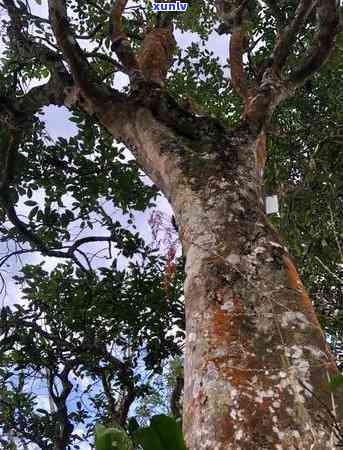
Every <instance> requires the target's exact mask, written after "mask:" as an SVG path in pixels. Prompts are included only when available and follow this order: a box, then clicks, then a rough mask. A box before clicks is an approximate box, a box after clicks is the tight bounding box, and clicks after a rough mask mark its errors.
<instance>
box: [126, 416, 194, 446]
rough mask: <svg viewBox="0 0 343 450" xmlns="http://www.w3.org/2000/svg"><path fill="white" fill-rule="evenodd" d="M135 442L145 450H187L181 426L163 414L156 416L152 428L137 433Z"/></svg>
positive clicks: (151, 424) (142, 429) (141, 429)
mask: <svg viewBox="0 0 343 450" xmlns="http://www.w3.org/2000/svg"><path fill="white" fill-rule="evenodd" d="M134 442H135V443H136V444H140V445H141V446H142V447H143V449H144V450H186V445H185V442H184V439H183V435H182V431H181V426H180V424H179V423H178V422H176V420H175V419H173V418H172V417H168V416H165V415H163V414H161V415H158V416H154V417H153V418H152V419H151V423H150V427H148V428H140V429H139V430H138V431H136V432H135V433H134Z"/></svg>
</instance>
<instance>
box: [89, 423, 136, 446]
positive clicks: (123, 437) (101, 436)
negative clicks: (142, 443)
mask: <svg viewBox="0 0 343 450" xmlns="http://www.w3.org/2000/svg"><path fill="white" fill-rule="evenodd" d="M95 447H96V449H97V450H114V449H115V450H133V445H132V441H131V439H130V438H129V436H128V435H127V434H126V432H125V431H124V430H122V429H121V428H106V427H104V425H101V424H98V425H97V426H96V427H95Z"/></svg>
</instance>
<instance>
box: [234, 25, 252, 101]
mask: <svg viewBox="0 0 343 450" xmlns="http://www.w3.org/2000/svg"><path fill="white" fill-rule="evenodd" d="M246 42H247V40H246V36H245V33H244V32H243V30H242V29H240V30H236V31H234V32H233V33H232V36H231V39H230V56H229V59H230V69H231V84H232V86H233V88H234V89H235V91H236V92H237V94H239V95H240V96H241V97H243V98H244V99H246V98H247V96H248V91H249V90H248V82H247V78H246V74H245V71H244V67H243V54H244V51H245V47H246Z"/></svg>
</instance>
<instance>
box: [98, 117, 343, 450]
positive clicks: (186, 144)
mask: <svg viewBox="0 0 343 450" xmlns="http://www.w3.org/2000/svg"><path fill="white" fill-rule="evenodd" d="M100 116H101V114H100ZM122 117H123V116H122ZM102 119H103V123H104V124H105V125H107V127H108V128H109V129H112V131H113V132H114V134H116V133H118V130H117V129H116V130H115V129H114V127H118V123H119V122H120V121H118V120H116V121H114V120H113V121H112V118H111V113H109V112H108V111H107V112H106V114H105V115H103V116H102ZM123 120H124V121H125V125H123V127H122V132H123V131H124V133H125V137H126V140H127V143H128V145H129V146H130V148H131V150H132V151H133V152H134V153H135V155H136V157H137V159H138V161H139V162H140V164H141V165H142V166H143V167H145V169H146V171H147V173H148V174H149V175H150V176H151V178H152V179H153V180H154V181H155V183H156V184H157V185H158V187H159V188H160V189H162V190H163V192H164V193H165V195H166V196H167V198H168V199H169V200H170V202H171V204H172V206H173V208H174V213H175V217H176V220H177V223H178V225H179V229H180V238H181V241H182V245H183V250H184V254H185V256H186V282H185V308H186V326H187V341H186V354H185V387H184V419H183V428H184V432H185V435H186V440H187V445H188V449H189V450H239V449H241V450H243V449H247V450H248V449H249V450H251V449H280V450H281V449H304V450H310V449H312V450H313V449H317V450H322V449H334V448H336V444H337V442H338V433H339V429H338V427H339V422H340V421H342V418H343V410H342V407H343V404H342V390H340V391H339V390H336V391H335V392H334V393H331V392H330V391H329V389H328V383H329V381H330V380H331V379H332V377H334V376H335V375H337V368H336V366H335V362H334V360H333V358H332V355H331V354H330V351H329V349H328V347H327V344H326V341H325V337H324V334H323V331H322V330H321V327H320V324H319V322H318V320H317V318H316V315H315V312H314V309H313V306H312V304H311V301H310V299H309V297H308V295H307V293H306V291H305V289H304V287H303V286H302V284H301V281H300V279H299V276H298V274H297V271H296V268H295V266H294V264H293V262H292V260H291V258H290V256H289V255H288V252H287V249H286V247H285V246H284V245H283V243H282V241H281V239H280V237H279V236H278V233H277V232H276V231H275V230H274V229H273V227H272V226H271V225H270V224H269V222H268V219H267V217H266V215H265V213H264V206H263V200H262V195H261V191H262V190H261V177H260V170H259V167H258V162H257V155H256V147H257V146H258V143H259V139H258V137H257V136H256V134H254V133H253V132H252V131H250V130H249V129H248V128H245V127H241V128H238V129H237V130H236V131H233V130H229V129H226V130H225V129H221V128H218V129H217V130H216V132H214V134H213V135H212V136H211V133H210V132H209V130H208V129H207V130H201V129H200V130H199V131H198V132H199V138H198V140H197V141H194V140H190V139H188V138H185V137H184V136H182V135H181V134H180V133H179V134H177V133H176V132H175V130H172V129H171V128H167V127H166V126H165V125H163V124H162V123H161V122H159V121H157V120H156V118H154V117H153V115H152V114H151V113H150V111H148V110H146V109H144V108H137V109H135V111H134V112H133V111H132V110H131V112H130V113H129V114H128V116H127V117H126V118H125V119H123ZM212 125H213V124H212ZM212 125H211V123H210V119H209V123H208V124H207V127H209V128H210V129H213V127H214V128H215V126H214V125H213V127H212ZM193 126H194V129H197V128H198V129H199V124H197V123H196V122H194V124H193ZM205 128H206V127H205ZM209 136H210V137H209ZM130 144H131V145H130Z"/></svg>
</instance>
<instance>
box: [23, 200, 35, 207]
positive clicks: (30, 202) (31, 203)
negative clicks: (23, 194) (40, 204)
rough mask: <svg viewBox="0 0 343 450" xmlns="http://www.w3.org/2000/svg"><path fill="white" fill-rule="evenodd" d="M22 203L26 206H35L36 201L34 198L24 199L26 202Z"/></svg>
mask: <svg viewBox="0 0 343 450" xmlns="http://www.w3.org/2000/svg"><path fill="white" fill-rule="evenodd" d="M24 204H25V205H26V206H36V205H37V202H35V201H34V200H26V202H24Z"/></svg>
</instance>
